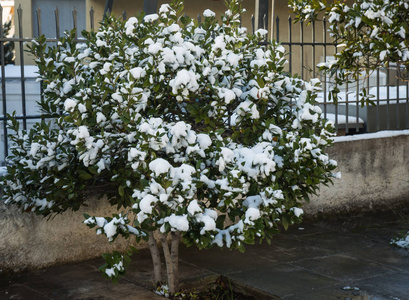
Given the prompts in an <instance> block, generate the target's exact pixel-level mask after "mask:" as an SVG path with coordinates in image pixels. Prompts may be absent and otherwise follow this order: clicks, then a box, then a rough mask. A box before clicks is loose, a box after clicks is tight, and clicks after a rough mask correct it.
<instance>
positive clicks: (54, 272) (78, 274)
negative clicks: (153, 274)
mask: <svg viewBox="0 0 409 300" xmlns="http://www.w3.org/2000/svg"><path fill="white" fill-rule="evenodd" d="M99 263H100V260H97V261H95V260H94V261H90V262H85V263H79V264H71V265H62V266H58V267H53V268H47V269H43V270H39V271H35V272H30V273H22V274H18V275H16V276H11V277H9V278H7V279H4V278H3V280H1V281H0V299H1V300H3V299H24V300H26V299H27V300H35V299H39V300H42V299H55V300H60V299H67V300H71V299H72V300H74V299H75V300H91V299H100V300H105V299H106V300H112V299H121V300H132V299H134V300H149V299H152V300H154V299H163V297H160V296H158V295H156V294H154V293H153V292H151V291H149V290H147V289H146V288H145V287H143V286H140V285H138V284H135V283H134V282H130V281H127V280H120V281H119V283H118V284H116V285H114V284H112V283H111V282H110V281H108V280H107V279H105V278H103V277H102V274H101V273H100V272H99V271H98V270H97V267H98V266H99Z"/></svg>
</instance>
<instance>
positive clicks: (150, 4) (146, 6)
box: [110, 0, 158, 15]
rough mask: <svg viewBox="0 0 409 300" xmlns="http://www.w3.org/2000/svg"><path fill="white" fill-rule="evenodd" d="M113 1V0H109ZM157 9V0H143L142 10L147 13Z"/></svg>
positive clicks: (154, 11) (152, 12)
mask: <svg viewBox="0 0 409 300" xmlns="http://www.w3.org/2000/svg"><path fill="white" fill-rule="evenodd" d="M110 1H113V0H110ZM157 9H158V0H145V1H143V11H144V12H145V13H146V14H147V15H150V14H154V13H156V10H157Z"/></svg>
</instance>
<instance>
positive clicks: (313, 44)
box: [311, 20, 316, 78]
mask: <svg viewBox="0 0 409 300" xmlns="http://www.w3.org/2000/svg"><path fill="white" fill-rule="evenodd" d="M311 38H312V41H311V42H312V43H311V45H312V77H313V78H315V77H316V76H315V66H316V64H315V20H313V21H312V36H311Z"/></svg>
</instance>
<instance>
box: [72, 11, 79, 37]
mask: <svg viewBox="0 0 409 300" xmlns="http://www.w3.org/2000/svg"><path fill="white" fill-rule="evenodd" d="M77 14H78V12H77V9H76V8H75V6H74V10H73V11H72V22H73V24H74V29H75V39H78V26H77Z"/></svg>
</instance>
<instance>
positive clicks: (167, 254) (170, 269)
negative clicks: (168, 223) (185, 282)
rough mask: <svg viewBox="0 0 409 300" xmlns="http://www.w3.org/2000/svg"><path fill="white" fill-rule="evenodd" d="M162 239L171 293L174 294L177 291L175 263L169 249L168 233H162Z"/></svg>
mask: <svg viewBox="0 0 409 300" xmlns="http://www.w3.org/2000/svg"><path fill="white" fill-rule="evenodd" d="M161 240H162V248H163V255H164V256H165V262H166V273H167V275H168V286H169V294H170V295H171V296H172V295H174V294H175V292H176V286H175V274H174V273H173V263H172V258H171V255H170V251H169V245H168V240H167V235H166V234H162V236H161Z"/></svg>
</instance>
